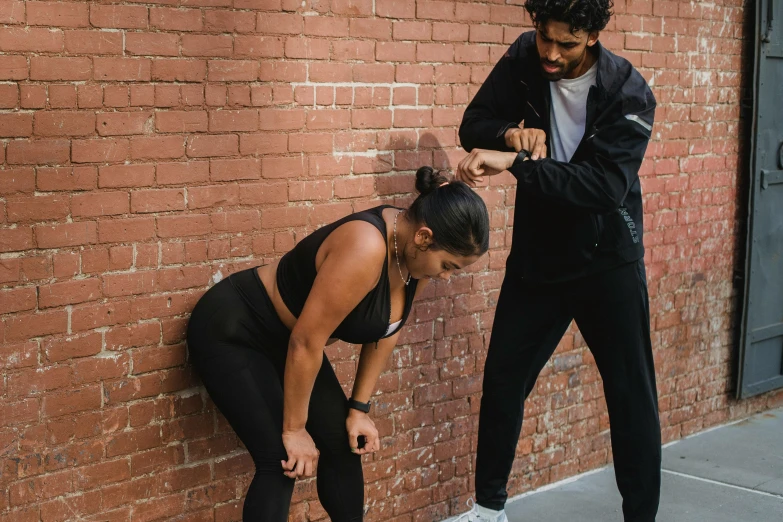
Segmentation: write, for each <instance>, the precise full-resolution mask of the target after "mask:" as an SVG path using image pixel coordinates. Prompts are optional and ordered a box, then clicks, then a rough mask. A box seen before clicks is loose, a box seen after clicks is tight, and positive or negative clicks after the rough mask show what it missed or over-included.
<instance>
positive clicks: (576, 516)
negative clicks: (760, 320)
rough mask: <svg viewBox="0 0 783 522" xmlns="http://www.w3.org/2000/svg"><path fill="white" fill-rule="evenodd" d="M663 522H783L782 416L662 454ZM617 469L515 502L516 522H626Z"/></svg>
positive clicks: (509, 508)
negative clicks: (615, 472) (616, 477)
mask: <svg viewBox="0 0 783 522" xmlns="http://www.w3.org/2000/svg"><path fill="white" fill-rule="evenodd" d="M662 481H663V489H662V491H661V505H660V510H659V511H658V518H657V521H658V522H783V409H778V410H772V411H769V412H765V413H761V414H758V415H756V416H754V417H751V418H749V419H746V420H743V421H740V422H738V423H735V424H730V425H727V426H723V427H719V428H716V429H713V430H708V431H707V432H704V433H701V434H698V435H694V436H692V437H689V438H687V439H684V440H681V441H678V442H675V443H672V444H670V445H668V446H666V447H665V448H664V450H663V477H662ZM621 504H622V498H621V497H620V494H619V493H618V491H617V485H616V483H615V480H614V470H613V469H612V468H611V467H608V468H603V469H601V470H598V471H595V472H590V473H587V474H585V475H581V476H579V477H576V479H571V480H568V481H564V482H562V483H560V484H555V485H554V486H552V487H548V488H544V490H539V491H537V492H536V491H534V492H530V493H527V494H525V495H521V496H519V497H516V498H514V499H512V500H511V502H510V503H509V504H507V505H506V513H507V515H508V519H509V522H530V521H536V522H540V521H546V522H582V521H584V522H593V521H596V522H597V521H601V522H609V521H617V522H622V520H623V516H622V511H621Z"/></svg>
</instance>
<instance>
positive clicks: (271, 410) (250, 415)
mask: <svg viewBox="0 0 783 522" xmlns="http://www.w3.org/2000/svg"><path fill="white" fill-rule="evenodd" d="M220 349H221V351H222V352H223V356H221V357H218V358H213V359H212V360H211V361H209V364H207V365H203V367H201V368H198V370H199V373H200V375H201V379H202V381H203V382H204V385H205V387H206V389H207V391H208V392H209V396H210V397H211V398H212V401H213V402H214V403H215V405H216V406H217V408H218V409H219V410H220V412H221V413H222V414H223V415H224V416H225V417H226V419H227V420H228V422H229V424H231V427H232V428H233V429H234V431H235V432H236V434H237V436H238V437H239V439H240V440H241V441H242V443H243V444H244V445H245V447H246V448H247V450H248V452H249V453H250V455H251V457H252V458H253V462H254V463H255V467H256V474H255V476H254V477H253V481H252V482H251V483H250V487H249V488H248V490H247V495H246V497H245V505H244V510H243V520H244V521H245V522H256V521H260V520H264V521H269V522H286V521H287V520H288V510H289V507H290V503H291V494H292V493H293V489H294V480H293V479H290V478H288V477H286V476H285V475H283V468H282V466H281V464H280V461H281V460H285V459H286V452H285V448H284V447H283V441H282V438H281V434H282V432H283V387H282V385H281V383H280V379H279V377H278V375H277V372H276V371H275V368H274V366H273V365H272V364H271V362H270V361H269V360H268V358H267V357H266V356H265V355H264V354H262V353H259V352H256V351H254V350H252V349H250V348H244V347H236V346H230V345H223V346H221V347H220Z"/></svg>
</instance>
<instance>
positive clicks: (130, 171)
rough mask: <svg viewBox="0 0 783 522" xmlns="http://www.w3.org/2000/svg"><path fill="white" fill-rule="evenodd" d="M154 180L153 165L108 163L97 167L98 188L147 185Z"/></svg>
mask: <svg viewBox="0 0 783 522" xmlns="http://www.w3.org/2000/svg"><path fill="white" fill-rule="evenodd" d="M154 182H155V166H154V165H108V166H106V167H100V168H99V169H98V186H99V187H100V188H114V187H134V188H135V187H148V186H151V185H152V184H153V183H154Z"/></svg>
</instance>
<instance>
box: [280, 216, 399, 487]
mask: <svg viewBox="0 0 783 522" xmlns="http://www.w3.org/2000/svg"><path fill="white" fill-rule="evenodd" d="M322 248H326V249H327V251H326V254H325V256H324V259H323V262H322V263H321V266H320V267H319V268H318V275H317V276H316V278H315V281H314V283H313V287H312V289H311V290H310V294H309V295H308V297H307V301H305V305H304V307H303V309H302V313H301V314H299V318H298V319H297V321H296V324H295V325H294V328H293V330H292V331H291V338H290V339H289V342H288V354H287V358H286V366H285V375H284V385H283V444H284V445H285V448H286V451H287V453H288V461H287V462H284V463H283V467H284V468H285V469H286V470H287V472H286V475H287V476H289V477H292V478H293V477H298V476H302V475H305V476H309V475H311V474H312V472H313V471H314V470H313V467H314V461H315V459H317V451H316V450H315V445H314V444H313V442H312V439H311V438H310V436H309V435H308V434H307V432H306V430H305V424H306V422H307V409H308V405H309V403H310V395H311V393H312V391H313V385H314V383H315V377H316V375H317V374H318V371H319V370H320V368H321V364H322V362H323V352H324V346H325V345H326V343H327V341H328V340H329V337H330V336H331V334H332V333H333V332H334V331H335V330H336V329H337V327H338V326H339V325H340V323H341V322H342V321H343V320H344V319H345V317H346V316H347V315H348V314H349V313H350V311H351V310H353V308H355V307H356V306H357V305H358V304H359V302H361V300H362V299H363V298H364V296H365V295H366V294H367V293H368V292H369V291H370V290H372V288H373V286H375V284H376V282H377V281H378V278H379V277H380V272H381V267H382V266H383V263H385V262H386V242H385V241H384V238H383V237H382V236H381V235H380V234H378V231H377V229H375V227H373V226H372V225H371V224H369V223H364V222H359V221H357V222H351V223H348V224H346V225H343V226H341V227H339V228H338V229H337V230H335V231H334V232H332V234H330V236H329V238H327V240H326V241H324V244H323V246H322Z"/></svg>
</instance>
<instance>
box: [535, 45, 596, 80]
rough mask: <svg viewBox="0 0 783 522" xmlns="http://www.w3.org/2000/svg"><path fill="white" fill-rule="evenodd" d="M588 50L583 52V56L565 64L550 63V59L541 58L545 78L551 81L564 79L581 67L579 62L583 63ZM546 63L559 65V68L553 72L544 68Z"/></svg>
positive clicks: (542, 73)
mask: <svg viewBox="0 0 783 522" xmlns="http://www.w3.org/2000/svg"><path fill="white" fill-rule="evenodd" d="M586 52H587V51H586V50H585V53H582V56H580V57H579V58H576V59H575V60H573V61H570V62H567V63H566V64H565V65H562V64H560V63H550V62H549V61H547V59H546V58H541V76H543V77H544V78H545V79H547V80H549V81H550V82H556V81H558V80H562V79H563V78H565V77H566V76H567V75H568V74H569V73H571V72H572V71H573V70H574V69H576V68H577V67H579V64H580V63H582V60H583V59H584V57H585V54H586ZM544 64H547V65H552V66H556V67H559V70H558V71H556V72H551V73H550V72H547V70H546V69H544Z"/></svg>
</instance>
